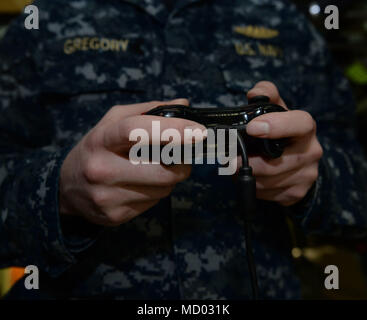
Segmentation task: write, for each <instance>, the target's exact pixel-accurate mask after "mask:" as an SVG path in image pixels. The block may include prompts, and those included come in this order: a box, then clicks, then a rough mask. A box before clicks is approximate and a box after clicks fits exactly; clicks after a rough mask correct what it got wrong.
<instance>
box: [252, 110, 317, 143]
mask: <svg viewBox="0 0 367 320" xmlns="http://www.w3.org/2000/svg"><path fill="white" fill-rule="evenodd" d="M315 131H316V123H315V120H314V119H313V118H312V116H311V115H310V114H309V113H308V112H305V111H300V110H294V111H288V112H273V113H268V114H264V115H262V116H259V117H257V118H256V119H254V120H252V121H250V122H249V124H248V125H247V127H246V132H247V134H249V135H250V136H254V137H258V138H268V139H279V138H303V137H305V136H306V135H310V134H312V133H314V132H315Z"/></svg>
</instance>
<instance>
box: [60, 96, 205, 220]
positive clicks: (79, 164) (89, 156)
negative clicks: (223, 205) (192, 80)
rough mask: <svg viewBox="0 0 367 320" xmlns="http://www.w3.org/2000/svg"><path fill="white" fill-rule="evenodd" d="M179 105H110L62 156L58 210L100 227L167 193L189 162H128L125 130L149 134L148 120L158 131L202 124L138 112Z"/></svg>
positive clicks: (134, 213)
mask: <svg viewBox="0 0 367 320" xmlns="http://www.w3.org/2000/svg"><path fill="white" fill-rule="evenodd" d="M169 104H183V105H188V101H187V100H186V99H177V100H174V101H170V102H159V101H154V102H147V103H140V104H133V105H124V106H115V107H112V108H111V109H110V110H109V111H108V112H107V113H106V115H105V116H104V117H103V118H102V119H101V120H100V122H98V123H97V125H96V126H95V127H94V128H93V129H91V130H90V131H89V132H88V133H87V134H86V135H85V136H84V137H83V138H82V139H81V141H80V142H79V143H78V144H77V145H76V146H75V147H74V148H73V149H72V150H71V151H70V153H69V154H68V156H67V157H66V159H65V161H64V163H63V165H62V168H61V174H60V188H59V190H60V192H59V199H60V212H61V214H69V215H75V214H76V215H80V216H83V217H84V218H86V219H87V220H89V221H91V222H93V223H96V224H101V225H107V226H116V225H120V224H122V223H125V222H127V221H129V220H131V219H132V218H134V217H136V216H137V215H139V214H141V213H143V212H145V211H146V210H148V209H149V208H151V207H153V206H154V205H156V204H157V203H158V202H159V200H160V199H162V198H165V197H167V196H168V195H169V194H170V193H171V191H172V190H173V188H174V186H175V185H176V184H177V183H178V182H180V181H183V180H184V179H186V178H188V177H189V175H190V171H191V166H190V165H186V164H179V165H174V166H164V165H162V164H151V163H150V164H138V165H134V164H132V163H131V162H130V161H129V150H130V148H131V146H132V145H133V142H131V141H129V135H130V132H131V131H132V130H133V129H135V128H140V129H145V130H146V131H147V132H148V133H149V136H150V137H152V132H151V131H152V121H153V120H159V121H160V128H161V132H162V131H164V130H165V129H167V128H174V129H176V130H178V131H179V132H180V134H181V136H182V137H184V129H185V128H187V127H190V128H191V129H195V128H199V129H200V130H205V128H204V127H203V126H201V125H199V124H197V123H195V122H192V121H188V120H183V119H177V118H169V119H168V118H162V117H156V116H147V115H141V114H142V113H144V112H147V111H148V110H150V109H152V108H155V107H157V106H159V105H169Z"/></svg>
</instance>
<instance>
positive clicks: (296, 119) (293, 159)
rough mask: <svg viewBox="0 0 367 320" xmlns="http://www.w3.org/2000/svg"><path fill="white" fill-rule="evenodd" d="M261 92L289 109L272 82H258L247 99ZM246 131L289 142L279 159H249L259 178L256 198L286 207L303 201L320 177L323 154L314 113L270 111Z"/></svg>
mask: <svg viewBox="0 0 367 320" xmlns="http://www.w3.org/2000/svg"><path fill="white" fill-rule="evenodd" d="M261 95H263V96H268V97H269V98H270V101H271V102H272V103H275V104H278V105H281V106H283V107H285V108H287V107H286V105H285V103H284V101H283V100H282V98H281V97H280V95H279V92H278V89H277V88H276V86H275V85H274V84H273V83H271V82H267V81H261V82H259V83H257V84H256V86H255V87H254V88H253V89H251V90H250V91H249V92H248V99H251V98H253V97H255V96H261ZM246 131H247V133H248V134H249V135H251V136H253V137H257V138H267V139H279V138H287V139H289V142H290V143H289V145H288V146H287V147H286V148H285V150H284V153H283V155H282V156H281V157H280V158H278V159H264V158H262V157H260V156H253V157H250V158H249V163H250V166H251V167H252V168H253V173H254V175H255V177H256V196H257V198H258V199H262V200H267V201H274V202H277V203H279V204H281V205H283V206H290V205H293V204H296V203H297V202H299V201H300V200H302V199H303V198H304V197H305V195H306V194H307V192H308V191H309V190H310V188H311V187H312V185H313V184H314V182H315V181H316V179H317V177H318V165H319V160H320V159H321V157H322V155H323V150H322V147H321V145H320V143H319V141H318V140H317V137H316V122H315V120H314V119H313V118H312V116H311V115H310V114H309V113H307V112H305V111H301V110H292V111H288V112H279V113H269V114H265V115H262V116H259V117H257V118H256V119H254V120H252V121H251V122H250V123H249V124H248V126H247V128H246Z"/></svg>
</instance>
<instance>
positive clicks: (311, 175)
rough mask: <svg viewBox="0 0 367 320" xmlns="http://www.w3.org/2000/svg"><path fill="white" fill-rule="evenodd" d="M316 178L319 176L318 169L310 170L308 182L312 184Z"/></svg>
mask: <svg viewBox="0 0 367 320" xmlns="http://www.w3.org/2000/svg"><path fill="white" fill-rule="evenodd" d="M318 176H319V169H318V167H315V168H313V169H312V170H310V172H309V174H308V180H309V181H311V182H312V183H313V182H315V181H316V180H317V178H318Z"/></svg>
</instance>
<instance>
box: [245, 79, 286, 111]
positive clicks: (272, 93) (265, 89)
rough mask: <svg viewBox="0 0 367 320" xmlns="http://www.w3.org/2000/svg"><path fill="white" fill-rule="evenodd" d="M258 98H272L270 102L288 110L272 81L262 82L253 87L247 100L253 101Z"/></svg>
mask: <svg viewBox="0 0 367 320" xmlns="http://www.w3.org/2000/svg"><path fill="white" fill-rule="evenodd" d="M256 96H267V97H269V98H270V102H272V103H275V104H278V105H280V106H282V107H284V108H287V106H286V104H285V103H284V101H283V99H282V98H281V97H280V94H279V91H278V88H277V87H276V86H275V84H274V83H272V82H270V81H260V82H258V83H257V84H256V85H255V87H253V88H252V89H251V90H250V91H249V92H248V93H247V98H248V99H252V98H254V97H256Z"/></svg>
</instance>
